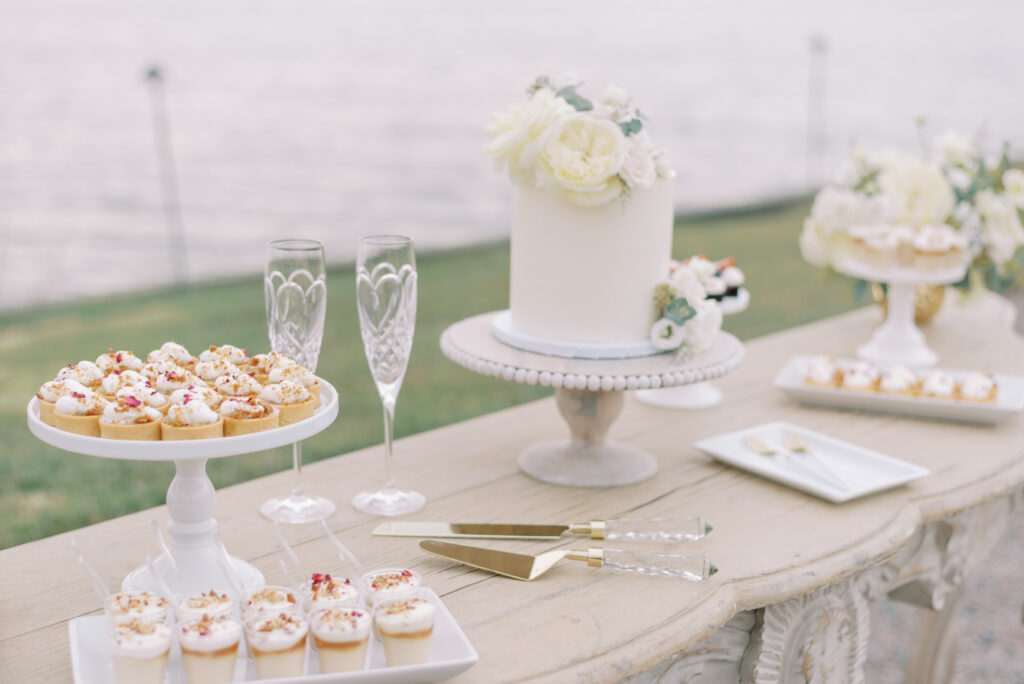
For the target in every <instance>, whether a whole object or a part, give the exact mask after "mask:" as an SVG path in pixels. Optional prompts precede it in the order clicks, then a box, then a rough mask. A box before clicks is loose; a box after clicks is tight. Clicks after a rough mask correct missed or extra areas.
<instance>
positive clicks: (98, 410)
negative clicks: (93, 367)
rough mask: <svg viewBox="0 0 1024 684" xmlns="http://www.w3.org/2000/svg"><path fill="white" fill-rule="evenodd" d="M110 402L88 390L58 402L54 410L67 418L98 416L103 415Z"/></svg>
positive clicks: (68, 395)
mask: <svg viewBox="0 0 1024 684" xmlns="http://www.w3.org/2000/svg"><path fill="white" fill-rule="evenodd" d="M108 403H109V402H108V401H107V400H106V399H104V398H103V397H101V396H100V395H98V394H96V393H95V392H93V391H92V390H89V389H87V390H86V391H85V392H72V393H71V394H66V395H64V396H63V397H61V398H60V399H58V400H57V403H56V404H54V407H53V410H54V411H56V412H57V413H62V414H64V415H65V416H98V415H101V414H102V413H103V410H104V409H105V408H106V407H107V404H108Z"/></svg>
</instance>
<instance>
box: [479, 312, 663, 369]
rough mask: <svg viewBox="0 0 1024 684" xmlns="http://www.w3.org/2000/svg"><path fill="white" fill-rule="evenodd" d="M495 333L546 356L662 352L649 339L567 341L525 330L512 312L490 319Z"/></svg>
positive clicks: (610, 356)
mask: <svg viewBox="0 0 1024 684" xmlns="http://www.w3.org/2000/svg"><path fill="white" fill-rule="evenodd" d="M491 325H492V327H493V331H494V336H495V337H497V338H498V339H499V340H500V341H501V342H504V343H505V344H507V345H509V346H512V347H515V348H516V349H522V350H523V351H530V352H536V353H538V354H544V355H546V356H561V357H564V358H567V359H631V358H636V357H638V356H652V355H654V354H661V353H662V352H660V351H659V350H658V349H656V348H655V346H654V345H653V344H651V341H650V340H649V339H642V340H634V341H632V342H616V343H614V344H610V343H604V342H566V341H565V340H553V339H550V338H547V337H537V336H536V335H530V334H529V333H524V332H523V331H522V330H519V329H518V328H516V327H515V326H514V325H513V324H512V312H511V311H508V310H506V311H501V312H499V313H498V315H496V316H495V317H494V320H493V321H492V322H491Z"/></svg>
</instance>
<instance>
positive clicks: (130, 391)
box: [114, 385, 167, 409]
mask: <svg viewBox="0 0 1024 684" xmlns="http://www.w3.org/2000/svg"><path fill="white" fill-rule="evenodd" d="M114 396H115V397H117V399H118V400H121V399H125V398H126V397H134V398H135V399H138V400H139V401H141V402H142V403H143V404H145V405H146V406H151V407H153V408H155V409H159V408H163V407H164V406H166V405H167V397H165V396H164V395H162V394H160V393H159V392H157V391H156V390H155V389H153V388H152V387H148V386H146V385H129V386H128V387H122V388H121V389H119V390H117V394H116V395H114Z"/></svg>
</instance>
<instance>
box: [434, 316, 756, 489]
mask: <svg viewBox="0 0 1024 684" xmlns="http://www.w3.org/2000/svg"><path fill="white" fill-rule="evenodd" d="M500 313H501V312H491V313H487V314H481V315H479V316H474V317H473V318H467V319H465V320H463V321H459V322H458V323H455V324H454V325H452V326H451V327H449V328H448V329H447V330H445V331H444V332H443V333H442V334H441V351H442V352H443V353H444V355H445V356H447V357H448V358H449V359H451V360H452V361H454V362H455V363H457V364H459V365H460V366H463V367H464V368H468V369H469V370H471V371H473V372H475V373H480V374H482V375H490V376H492V377H496V378H501V379H503V380H507V381H510V382H519V383H524V384H527V385H540V386H542V387H554V388H555V402H556V404H557V405H558V410H559V413H561V414H562V417H563V418H564V419H565V422H566V423H567V424H568V425H569V433H570V438H569V439H568V440H565V439H562V440H554V441H550V442H541V443H539V444H534V445H532V446H530V447H527V448H526V449H525V450H524V451H523V452H522V453H520V454H519V457H518V463H519V468H520V470H522V471H523V472H524V473H526V474H527V475H530V476H531V477H535V478H537V479H538V480H543V481H544V482H550V483H553V484H559V485H567V486H573V487H614V486H618V485H626V484H632V483H634V482H640V481H641V480H645V479H647V478H649V477H650V476H652V475H654V473H655V472H657V469H658V466H657V461H655V459H654V457H653V456H652V455H651V454H649V453H647V452H646V451H644V450H643V449H640V448H639V447H636V446H633V445H630V444H622V443H619V442H610V441H606V440H605V435H606V434H607V433H608V428H609V427H610V426H611V424H612V422H613V421H614V420H615V418H617V417H618V415H619V413H620V411H621V410H622V401H623V393H624V392H625V391H627V390H637V389H651V388H654V389H657V388H659V387H675V386H678V385H689V384H692V383H696V382H704V381H706V380H713V379H715V378H718V377H721V376H723V375H725V374H726V373H729V372H730V371H732V370H733V369H735V368H736V366H738V365H739V364H740V361H742V360H743V355H744V351H743V345H742V344H741V343H740V341H739V340H738V339H736V338H735V337H733V336H732V335H730V334H728V333H720V334H719V335H718V338H717V340H716V342H715V344H714V346H713V347H712V348H711V349H709V350H707V351H705V352H703V353H701V354H697V355H695V356H694V357H692V358H688V359H680V358H677V357H676V355H675V354H673V353H665V354H658V355H655V356H645V357H639V358H633V359H607V360H604V359H571V358H564V357H559V356H548V355H545V354H538V353H535V352H528V351H523V350H521V349H516V348H514V347H510V346H508V345H507V344H504V343H502V342H499V341H498V340H497V339H496V338H495V337H494V335H493V333H492V327H491V323H492V319H493V318H494V317H495V316H497V315H498V314H500Z"/></svg>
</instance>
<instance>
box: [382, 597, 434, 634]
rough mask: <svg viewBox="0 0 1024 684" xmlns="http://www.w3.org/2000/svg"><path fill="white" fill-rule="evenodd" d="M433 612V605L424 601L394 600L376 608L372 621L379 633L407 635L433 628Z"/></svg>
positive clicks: (417, 599) (415, 599) (418, 599)
mask: <svg viewBox="0 0 1024 684" xmlns="http://www.w3.org/2000/svg"><path fill="white" fill-rule="evenodd" d="M435 612H436V609H435V608H434V604H432V603H431V602H430V601H427V600H425V599H420V598H414V599H396V600H394V601H387V602H385V603H382V604H381V605H380V606H378V607H377V609H376V610H375V611H374V619H375V620H376V621H377V627H378V628H379V629H380V631H381V633H384V634H408V633H410V632H422V631H424V630H428V629H430V628H431V627H433V626H434V613H435Z"/></svg>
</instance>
